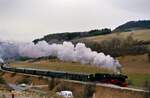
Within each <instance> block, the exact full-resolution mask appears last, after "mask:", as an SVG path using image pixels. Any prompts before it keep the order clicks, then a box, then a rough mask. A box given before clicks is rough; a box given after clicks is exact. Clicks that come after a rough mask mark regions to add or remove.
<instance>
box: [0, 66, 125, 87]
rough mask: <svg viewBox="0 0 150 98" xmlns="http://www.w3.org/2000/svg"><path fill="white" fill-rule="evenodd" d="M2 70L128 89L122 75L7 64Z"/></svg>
mask: <svg viewBox="0 0 150 98" xmlns="http://www.w3.org/2000/svg"><path fill="white" fill-rule="evenodd" d="M1 69H2V70H4V71H10V72H15V73H24V74H30V75H38V76H45V77H51V78H62V79H68V80H77V81H83V82H96V83H105V84H114V85H117V86H121V87H127V86H128V85H127V82H126V79H127V78H128V77H127V76H126V75H122V74H108V73H95V74H85V73H73V72H65V71H54V70H41V69H32V68H19V67H17V68H16V67H10V66H7V65H6V64H2V65H1Z"/></svg>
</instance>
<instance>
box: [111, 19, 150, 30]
mask: <svg viewBox="0 0 150 98" xmlns="http://www.w3.org/2000/svg"><path fill="white" fill-rule="evenodd" d="M142 29H150V20H140V21H129V22H127V23H125V24H123V25H120V26H118V27H117V28H116V29H114V30H113V32H127V31H132V30H142Z"/></svg>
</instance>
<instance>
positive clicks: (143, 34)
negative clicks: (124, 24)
mask: <svg viewBox="0 0 150 98" xmlns="http://www.w3.org/2000/svg"><path fill="white" fill-rule="evenodd" d="M131 34H132V36H133V38H134V39H137V40H140V41H141V40H143V41H149V40H150V29H148V30H135V31H131V32H121V33H113V34H109V35H100V36H95V37H87V38H85V39H87V40H91V41H96V42H100V41H103V40H107V39H110V38H113V37H121V38H125V37H127V36H129V35H131Z"/></svg>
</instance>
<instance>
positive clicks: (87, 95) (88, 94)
mask: <svg viewBox="0 0 150 98" xmlns="http://www.w3.org/2000/svg"><path fill="white" fill-rule="evenodd" d="M95 87H96V85H89V84H86V85H85V87H84V95H83V98H92V97H93V94H94V92H95Z"/></svg>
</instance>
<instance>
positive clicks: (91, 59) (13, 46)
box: [0, 41, 121, 70]
mask: <svg viewBox="0 0 150 98" xmlns="http://www.w3.org/2000/svg"><path fill="white" fill-rule="evenodd" d="M0 56H1V58H3V59H5V58H17V57H30V58H38V57H45V56H55V57H57V58H58V59H60V60H62V61H71V62H80V63H82V64H91V65H95V66H98V67H104V68H108V69H113V70H116V69H117V68H119V67H121V65H120V64H119V62H118V61H117V60H115V59H114V58H112V57H111V56H109V55H104V53H97V52H96V51H92V50H91V49H90V48H87V47H86V46H85V44H83V43H78V44H76V45H75V46H74V45H73V44H72V43H71V42H63V44H51V45H49V44H48V43H47V42H45V41H41V42H39V43H38V44H36V45H35V44H33V43H10V42H1V43H0Z"/></svg>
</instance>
